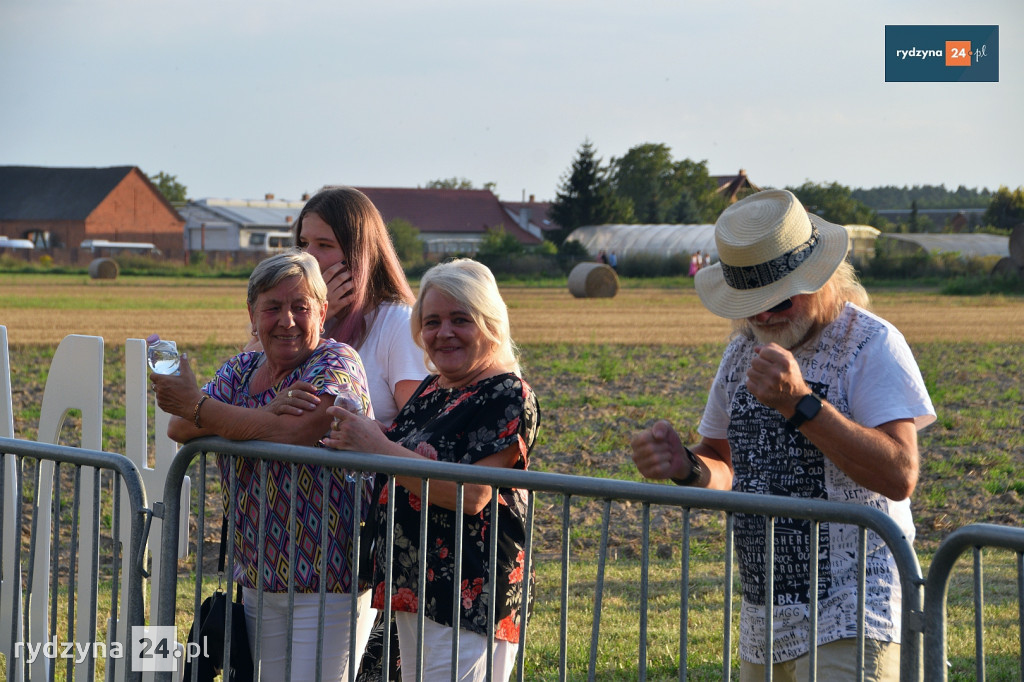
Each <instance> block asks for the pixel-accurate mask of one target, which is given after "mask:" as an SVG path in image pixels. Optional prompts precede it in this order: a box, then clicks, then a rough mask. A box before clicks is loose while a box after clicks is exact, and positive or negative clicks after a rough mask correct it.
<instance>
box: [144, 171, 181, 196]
mask: <svg viewBox="0 0 1024 682" xmlns="http://www.w3.org/2000/svg"><path fill="white" fill-rule="evenodd" d="M149 181H150V182H152V183H153V185H155V186H156V188H157V189H158V190H160V193H161V194H163V195H164V198H165V199H167V201H171V202H178V203H182V202H185V201H188V196H186V193H187V190H186V188H185V185H183V184H181V183H180V182H178V176H177V175H169V174H167V173H164V172H163V171H160V172H159V173H157V174H156V175H150V176H149Z"/></svg>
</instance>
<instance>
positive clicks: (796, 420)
mask: <svg viewBox="0 0 1024 682" xmlns="http://www.w3.org/2000/svg"><path fill="white" fill-rule="evenodd" d="M820 411H821V398H819V397H818V396H816V395H814V394H813V393H808V394H807V395H805V396H804V397H803V398H800V401H799V402H797V404H796V411H795V412H794V413H793V416H792V417H790V418H789V423H790V424H792V425H793V426H794V427H795V428H798V429H799V428H800V426H801V425H802V424H803V423H804V422H807V421H810V420H811V419H814V418H815V417H817V416H818V412H820Z"/></svg>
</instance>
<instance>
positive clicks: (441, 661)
mask: <svg viewBox="0 0 1024 682" xmlns="http://www.w3.org/2000/svg"><path fill="white" fill-rule="evenodd" d="M418 617H419V616H418V614H415V613H408V612H405V611H396V612H395V623H396V624H397V625H398V647H399V649H401V656H402V682H414V681H415V680H416V670H415V668H416V644H417V639H416V622H417V619H418ZM518 650H519V645H518V644H513V643H512V642H506V641H505V640H502V639H496V640H494V649H493V651H494V658H493V662H492V665H493V674H492V675H491V677H490V680H491V681H492V682H501V681H503V680H508V678H509V676H510V675H511V674H512V669H513V668H515V665H516V653H517V652H518ZM451 678H452V628H450V627H448V626H447V625H441V624H439V623H437V622H435V621H432V620H430V619H429V618H424V619H423V679H424V680H450V679H451ZM457 679H458V680H459V681H460V682H488V678H487V637H485V636H484V635H478V634H477V633H475V632H469V631H468V630H459V675H458V678H457Z"/></svg>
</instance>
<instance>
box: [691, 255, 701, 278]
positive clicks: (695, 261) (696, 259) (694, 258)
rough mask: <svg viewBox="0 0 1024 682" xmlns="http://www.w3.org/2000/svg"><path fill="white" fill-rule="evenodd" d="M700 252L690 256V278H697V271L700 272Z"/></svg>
mask: <svg viewBox="0 0 1024 682" xmlns="http://www.w3.org/2000/svg"><path fill="white" fill-rule="evenodd" d="M700 264H701V260H700V251H696V252H694V253H693V255H691V256H690V273H689V274H690V277H696V276H697V271H698V270H700Z"/></svg>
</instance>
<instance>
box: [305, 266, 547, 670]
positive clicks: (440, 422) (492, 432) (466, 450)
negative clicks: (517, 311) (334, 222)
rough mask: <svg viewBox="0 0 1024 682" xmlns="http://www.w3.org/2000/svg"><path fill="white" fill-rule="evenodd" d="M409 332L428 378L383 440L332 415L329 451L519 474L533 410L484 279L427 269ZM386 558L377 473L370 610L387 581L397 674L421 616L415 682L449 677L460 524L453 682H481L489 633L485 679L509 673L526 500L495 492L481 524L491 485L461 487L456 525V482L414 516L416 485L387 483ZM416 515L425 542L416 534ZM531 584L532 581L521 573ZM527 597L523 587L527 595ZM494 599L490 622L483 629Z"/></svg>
mask: <svg viewBox="0 0 1024 682" xmlns="http://www.w3.org/2000/svg"><path fill="white" fill-rule="evenodd" d="M411 327H412V335H413V338H414V339H415V340H416V342H417V343H418V344H419V345H420V346H421V347H422V348H423V350H424V354H425V357H426V361H427V367H428V368H429V369H430V370H431V371H433V372H436V374H431V375H429V376H428V377H427V378H426V379H424V381H423V382H422V383H421V384H420V386H419V387H418V388H417V390H416V392H415V393H414V394H413V397H412V398H410V400H409V402H407V403H406V405H405V406H404V407H403V408H402V410H401V412H399V414H398V416H397V417H396V418H395V423H394V424H393V425H392V426H391V427H390V428H389V429H388V430H387V431H386V432H382V431H381V429H380V428H379V427H378V426H377V425H376V423H374V422H373V421H372V420H369V419H366V418H365V417H361V416H359V415H355V414H351V413H349V412H346V411H345V410H343V409H341V408H336V407H331V408H328V414H330V415H332V416H334V417H335V422H334V426H333V427H332V431H331V434H330V437H329V438H327V439H326V440H325V444H326V445H328V446H329V447H335V448H339V449H346V450H359V451H363V452H377V453H382V454H385V455H393V456H396V457H407V458H423V459H432V460H439V461H444V462H459V463H463V464H476V465H480V466H492V467H507V468H512V469H526V468H527V465H528V462H529V454H530V449H531V448H532V446H533V443H534V440H535V439H536V436H537V427H538V421H539V409H538V406H537V399H536V397H535V396H534V394H533V390H532V389H531V388H530V387H529V385H527V383H526V382H525V381H523V379H522V378H521V377H520V376H519V363H518V361H517V358H516V350H515V345H514V344H513V343H512V340H511V338H510V335H509V324H508V311H507V310H506V307H505V303H504V301H502V299H501V294H500V293H499V292H498V286H497V283H496V282H495V281H494V276H493V275H492V274H491V271H490V270H488V269H487V268H486V267H485V266H483V265H481V264H480V263H477V262H476V261H472V260H468V259H461V260H456V261H453V262H450V263H443V264H441V265H437V266H434V267H433V268H431V269H430V270H429V271H427V273H426V274H425V275H424V276H423V279H422V280H421V282H420V292H419V297H418V298H417V300H416V304H415V306H414V307H413V314H412V320H411ZM395 482H396V485H395V500H394V505H395V515H394V538H393V548H394V549H393V551H394V559H393V562H392V564H391V566H390V567H389V566H388V565H387V564H386V552H387V546H386V543H387V542H388V538H387V537H386V528H387V523H386V521H387V520H386V508H387V504H388V486H387V477H385V476H379V477H378V480H377V486H376V489H375V493H374V496H375V501H374V507H373V508H372V509H371V512H370V513H371V518H370V521H368V527H369V528H371V529H375V530H376V532H375V534H374V536H373V537H372V539H371V541H372V543H373V566H372V570H373V581H372V588H373V605H374V607H375V608H378V609H382V608H383V607H384V594H385V581H386V580H388V579H389V578H390V580H391V589H392V600H391V608H392V610H393V611H394V612H395V620H396V622H397V625H398V639H399V647H400V649H401V653H402V659H403V661H404V662H405V666H409V665H410V663H411V662H412V661H414V660H416V658H415V652H416V650H417V646H418V642H417V617H416V613H417V612H418V611H419V610H420V609H423V611H424V615H425V628H424V643H423V650H424V652H425V654H426V655H425V660H424V670H423V678H424V679H428V680H435V679H449V678H450V677H451V655H450V652H451V640H452V634H453V626H454V625H455V624H454V623H453V622H452V615H453V610H454V609H453V607H454V604H453V603H452V595H453V592H454V577H455V565H454V558H455V553H456V551H455V550H456V548H455V547H454V541H455V525H456V524H457V523H459V524H461V526H462V566H461V567H460V570H459V581H460V583H459V584H460V591H461V607H460V615H459V622H458V624H457V625H458V627H459V628H460V632H459V661H458V679H459V680H484V679H485V676H486V655H487V642H488V630H489V628H492V627H493V633H494V638H495V644H494V648H493V652H494V656H493V675H492V678H491V679H494V680H507V679H508V677H509V674H510V673H511V672H512V668H513V667H514V665H515V657H516V644H517V643H518V642H519V634H520V631H521V627H522V625H523V624H524V622H525V620H526V614H527V612H528V611H529V606H528V605H524V604H523V590H524V587H525V582H526V576H524V570H523V569H524V563H525V561H524V547H525V542H526V523H525V520H526V493H525V491H523V490H513V489H505V488H502V489H499V490H498V495H499V499H498V518H497V519H493V518H492V517H491V506H490V502H491V496H492V488H491V486H488V485H475V484H466V485H464V486H463V504H464V506H463V516H462V518H461V519H457V518H455V511H454V510H455V506H456V484H455V483H453V482H449V481H431V482H430V489H429V495H430V496H429V505H428V507H427V508H426V509H422V505H421V499H420V492H421V489H422V488H421V486H422V481H421V480H420V479H418V478H412V477H408V476H397V477H396V481H395ZM421 513H426V514H427V515H428V519H427V537H420V514H421ZM495 523H496V524H497V533H498V543H497V567H496V571H495V575H496V583H497V584H496V585H490V584H488V576H489V569H490V566H489V542H490V539H491V530H492V528H493V527H494V526H495ZM421 551H422V552H425V553H426V561H427V581H426V593H425V594H422V595H420V594H417V576H418V570H419V569H418V561H419V556H420V552H421ZM530 580H531V583H532V576H530ZM531 594H532V590H531ZM492 595H496V596H495V598H494V604H493V608H494V613H495V616H494V622H493V623H491V622H490V621H489V617H488V612H489V609H490V608H491V606H492V605H491V603H490V599H491V597H492Z"/></svg>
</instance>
